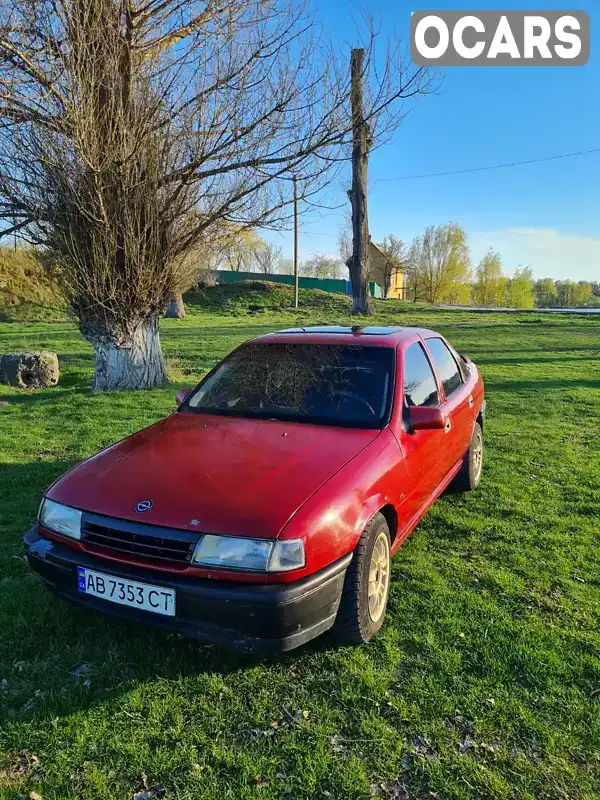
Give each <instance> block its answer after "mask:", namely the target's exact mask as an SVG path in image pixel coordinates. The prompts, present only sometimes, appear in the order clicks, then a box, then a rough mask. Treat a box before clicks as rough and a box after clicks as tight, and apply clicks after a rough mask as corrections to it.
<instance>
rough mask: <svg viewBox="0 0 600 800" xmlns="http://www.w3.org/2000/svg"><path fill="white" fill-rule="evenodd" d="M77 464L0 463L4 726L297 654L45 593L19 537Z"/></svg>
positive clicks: (324, 643) (315, 646)
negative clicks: (227, 644)
mask: <svg viewBox="0 0 600 800" xmlns="http://www.w3.org/2000/svg"><path fill="white" fill-rule="evenodd" d="M75 463H76V462H75V461H73V460H63V461H48V462H34V463H28V464H0V476H1V481H0V577H1V580H0V675H2V676H3V677H4V676H7V678H8V680H9V683H10V685H11V686H14V687H15V693H14V696H13V697H12V698H9V699H7V700H3V698H2V696H1V695H0V723H1V722H2V719H3V718H6V719H8V720H9V721H10V720H12V721H13V722H15V723H24V724H27V722H28V721H29V720H31V719H32V717H33V718H34V719H35V720H36V721H39V720H49V719H53V718H55V717H57V716H64V715H69V714H72V713H74V712H76V711H79V710H83V709H87V708H92V707H95V706H97V705H99V704H101V703H103V702H104V701H106V700H107V699H110V698H115V697H119V696H120V695H122V694H124V693H126V692H127V691H129V690H131V689H132V688H133V687H134V686H137V685H139V684H143V683H145V682H149V681H155V680H156V679H161V678H166V679H169V680H178V679H185V678H192V677H196V676H198V675H199V674H200V673H219V674H223V675H225V674H228V673H231V672H236V671H238V670H242V671H244V670H247V669H253V668H255V667H257V666H259V665H268V664H279V665H281V666H283V667H284V666H285V665H286V664H287V663H290V662H291V661H292V660H294V661H296V660H297V659H298V652H297V651H296V653H294V654H291V655H288V654H273V655H259V654H252V653H247V652H243V651H230V650H227V649H226V648H224V647H220V646H216V645H207V644H203V643H202V642H200V641H198V640H195V639H187V638H184V637H183V636H180V635H179V634H173V633H170V632H168V631H164V630H160V629H152V628H147V627H145V626H143V625H139V624H133V623H128V622H125V621H121V620H117V619H112V618H110V617H108V616H104V615H102V614H100V613H97V612H94V611H89V610H86V609H84V608H80V607H77V606H72V605H70V604H69V603H67V602H65V601H64V600H61V599H59V598H57V597H55V596H54V595H52V594H51V593H50V592H49V591H48V590H46V588H45V586H44V583H43V580H42V578H41V577H39V576H38V575H37V574H34V573H33V572H32V571H31V570H30V568H29V565H28V564H27V563H26V562H25V561H24V559H23V554H24V549H23V545H22V539H23V536H24V534H25V533H26V531H27V530H28V529H29V528H30V527H31V526H32V525H33V524H35V518H36V514H37V508H38V506H39V502H40V500H41V498H42V497H43V495H44V493H45V491H46V489H47V488H48V486H49V485H51V484H52V483H53V482H54V481H55V480H56V479H57V478H58V477H60V475H62V474H64V473H65V472H66V471H68V470H69V469H71V468H72V467H73V466H74V465H75ZM107 569H108V567H107ZM108 571H110V570H108ZM328 646H331V641H330V640H328V639H327V638H325V639H323V638H322V639H320V640H318V641H316V642H314V643H310V644H309V645H308V646H305V647H303V648H302V653H303V654H304V655H309V654H310V653H314V652H315V650H321V649H324V648H326V647H328ZM15 664H17V665H18V669H17V670H15ZM81 664H86V665H87V667H86V673H85V678H89V679H90V680H91V685H88V686H87V687H86V686H85V685H84V678H81V679H80V678H76V677H74V676H73V672H74V670H75V669H76V668H77V667H78V666H80V665H81ZM36 692H38V695H36ZM42 695H43V700H42V699H37V698H38V697H41V696H42ZM30 701H31V702H30Z"/></svg>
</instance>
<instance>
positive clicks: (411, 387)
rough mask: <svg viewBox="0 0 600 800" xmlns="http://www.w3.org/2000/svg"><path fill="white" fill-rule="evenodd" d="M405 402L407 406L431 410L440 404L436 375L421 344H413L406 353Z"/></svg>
mask: <svg viewBox="0 0 600 800" xmlns="http://www.w3.org/2000/svg"><path fill="white" fill-rule="evenodd" d="M404 402H405V404H406V405H407V406H429V407H431V408H435V407H436V406H439V404H440V395H439V392H438V387H437V381H436V379H435V375H434V374H433V370H432V369H431V365H430V363H429V359H428V358H427V356H426V355H425V351H424V349H423V347H422V345H421V344H419V342H415V344H411V346H410V347H409V348H407V350H406V352H405V353H404Z"/></svg>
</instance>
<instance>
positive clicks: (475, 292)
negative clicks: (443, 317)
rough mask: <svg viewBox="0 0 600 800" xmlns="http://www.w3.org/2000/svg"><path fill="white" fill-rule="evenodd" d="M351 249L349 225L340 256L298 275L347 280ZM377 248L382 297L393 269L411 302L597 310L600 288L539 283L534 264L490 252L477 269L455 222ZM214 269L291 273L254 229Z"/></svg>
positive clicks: (227, 247) (229, 242) (322, 259)
mask: <svg viewBox="0 0 600 800" xmlns="http://www.w3.org/2000/svg"><path fill="white" fill-rule="evenodd" d="M350 247H351V233H350V232H349V230H348V225H347V224H346V225H345V226H344V227H343V228H342V230H341V231H340V237H339V257H335V256H331V255H326V254H324V253H313V254H312V255H310V256H309V257H308V258H306V259H305V260H304V261H302V262H301V264H300V275H302V276H305V277H310V278H336V279H345V280H347V279H348V269H347V266H346V263H347V260H348V254H349V252H350ZM378 249H379V252H380V254H381V258H380V259H379V277H380V281H381V280H382V281H383V284H382V286H381V288H382V290H383V294H384V297H387V296H388V293H389V290H390V287H391V284H392V276H393V273H394V271H395V270H401V271H402V272H403V273H404V280H405V299H406V300H412V301H413V302H426V303H447V304H452V305H477V306H486V307H491V308H525V309H527V308H535V307H538V308H553V307H555V308H574V307H585V306H594V305H600V284H599V283H598V282H594V283H590V282H587V281H578V282H576V281H572V280H557V281H554V280H552V278H541V279H539V280H534V277H533V271H532V269H531V267H529V266H523V267H519V268H517V269H516V270H515V271H514V273H513V274H512V275H507V274H506V272H505V271H504V267H503V264H502V258H501V256H500V254H499V253H498V252H496V251H494V250H493V249H492V248H490V249H489V250H488V251H487V253H486V254H485V255H484V256H483V258H482V259H481V261H480V262H479V263H478V264H475V265H474V264H473V263H472V261H471V252H470V248H469V243H468V238H467V234H466V232H465V230H464V229H463V228H462V227H461V226H460V225H458V224H456V223H454V222H448V223H446V224H445V225H430V226H428V227H427V228H425V230H424V231H423V233H422V234H421V235H420V236H417V237H416V238H415V239H414V240H413V241H412V243H411V244H410V245H406V244H405V243H404V242H403V241H402V240H401V239H400V238H399V237H397V236H395V235H394V234H389V235H388V236H385V237H384V238H383V241H382V242H381V244H378ZM216 263H217V268H218V269H232V270H236V271H247V272H259V273H262V274H265V275H275V274H284V275H285V274H287V275H290V274H292V273H293V261H292V259H286V258H283V256H282V248H281V247H276V246H275V245H273V244H271V243H269V242H266V241H265V240H264V239H262V238H261V237H260V236H259V235H258V234H257V233H255V232H254V231H251V230H245V231H240V232H239V235H235V236H229V237H227V238H226V239H224V244H223V245H222V247H221V249H220V250H219V256H218V258H217V262H216Z"/></svg>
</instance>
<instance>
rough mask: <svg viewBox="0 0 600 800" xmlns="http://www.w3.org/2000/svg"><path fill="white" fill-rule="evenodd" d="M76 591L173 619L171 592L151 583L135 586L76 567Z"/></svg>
mask: <svg viewBox="0 0 600 800" xmlns="http://www.w3.org/2000/svg"><path fill="white" fill-rule="evenodd" d="M77 588H78V589H79V591H80V592H84V593H85V594H90V595H92V596H93V597H101V598H102V600H108V601H109V602H111V603H118V604H119V605H121V606H130V607H131V608H138V609H140V610H141V611H150V612H151V613H152V614H162V615H163V616H165V617H174V616H175V591H174V590H173V589H165V588H163V587H162V586H154V585H153V584H151V583H139V582H138V581H127V580H121V578H116V577H115V576H114V575H106V573H104V572H96V571H95V570H92V569H84V568H83V567H77Z"/></svg>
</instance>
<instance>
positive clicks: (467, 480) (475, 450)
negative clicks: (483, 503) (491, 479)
mask: <svg viewBox="0 0 600 800" xmlns="http://www.w3.org/2000/svg"><path fill="white" fill-rule="evenodd" d="M482 470H483V431H482V430H481V425H480V424H479V423H478V422H476V423H475V425H474V427H473V434H472V436H471V442H470V444H469V449H468V450H467V452H466V453H465V456H464V458H463V463H462V466H461V468H460V471H459V473H458V474H457V476H456V478H454V480H453V481H452V488H453V489H454V490H455V491H457V492H470V491H472V490H473V489H476V488H477V487H478V486H479V482H480V480H481V472H482Z"/></svg>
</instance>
